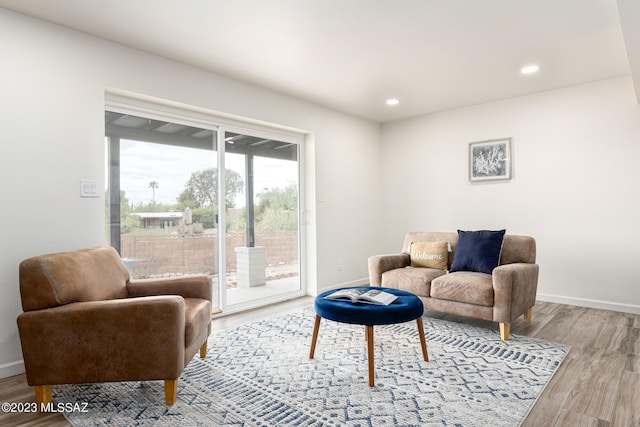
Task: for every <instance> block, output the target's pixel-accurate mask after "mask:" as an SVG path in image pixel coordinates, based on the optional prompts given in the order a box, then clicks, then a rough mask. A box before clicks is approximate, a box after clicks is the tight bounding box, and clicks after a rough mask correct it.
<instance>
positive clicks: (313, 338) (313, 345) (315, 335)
mask: <svg viewBox="0 0 640 427" xmlns="http://www.w3.org/2000/svg"><path fill="white" fill-rule="evenodd" d="M320 319H322V317H320V316H318V315H317V314H316V321H315V323H314V324H313V335H312V336H311V349H309V359H313V354H314V353H315V352H316V340H317V339H318V330H320Z"/></svg>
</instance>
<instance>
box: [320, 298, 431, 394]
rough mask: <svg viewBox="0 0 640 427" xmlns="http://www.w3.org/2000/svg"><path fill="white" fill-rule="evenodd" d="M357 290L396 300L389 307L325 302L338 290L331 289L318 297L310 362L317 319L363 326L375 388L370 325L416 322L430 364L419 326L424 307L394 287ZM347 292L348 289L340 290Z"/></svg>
mask: <svg viewBox="0 0 640 427" xmlns="http://www.w3.org/2000/svg"><path fill="white" fill-rule="evenodd" d="M356 288H358V289H366V290H369V289H380V290H382V291H384V292H387V293H390V294H393V295H396V296H397V298H396V299H395V300H394V301H393V302H392V303H391V304H389V305H375V304H366V303H353V302H351V301H342V300H331V299H325V296H327V295H330V294H332V293H334V292H336V291H338V289H332V290H330V291H326V292H323V293H321V294H320V295H318V296H317V297H316V299H315V302H314V307H315V311H316V319H315V324H314V326H313V335H312V338H311V349H310V350H309V359H313V355H314V353H315V348H316V341H317V339H318V331H319V329H320V319H322V318H325V319H329V320H333V321H335V322H340V323H352V324H356V325H364V326H365V327H366V339H367V361H368V364H369V386H371V387H373V386H374V363H373V326H374V325H390V324H394V323H404V322H408V321H411V320H415V321H416V323H417V326H418V335H419V337H420V345H421V347H422V356H423V357H424V360H425V362H428V361H429V356H428V354H427V344H426V342H425V339H424V327H423V325H422V313H423V312H424V306H423V305H422V301H420V298H418V297H417V296H416V295H414V294H412V293H411V292H407V291H402V290H400V289H393V288H376V287H366V286H357V287H356ZM343 289H348V288H343Z"/></svg>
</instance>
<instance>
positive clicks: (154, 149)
mask: <svg viewBox="0 0 640 427" xmlns="http://www.w3.org/2000/svg"><path fill="white" fill-rule="evenodd" d="M216 155H217V153H216V152H215V151H210V150H201V149H195V148H186V147H179V146H171V145H161V144H153V143H148V142H139V141H129V140H121V141H120V188H121V189H122V190H124V191H125V194H126V197H127V199H129V203H132V202H133V204H134V205H137V204H138V203H141V202H142V203H148V202H150V201H152V198H153V191H152V189H151V188H150V187H149V183H150V182H151V181H155V182H157V183H158V188H156V190H155V200H156V202H159V203H166V204H174V203H176V198H177V197H178V195H179V194H180V193H181V192H182V191H183V190H184V189H185V185H186V183H187V181H188V180H189V178H190V177H191V174H192V173H193V172H196V171H199V170H203V169H207V168H211V167H216V166H217V160H216ZM225 163H226V165H225V167H226V169H231V170H234V171H236V172H238V173H239V174H240V176H242V177H243V179H244V156H242V155H239V154H231V153H229V154H227V155H226V156H225ZM297 176H298V175H297V162H293V161H287V160H278V159H269V158H264V157H260V158H258V157H256V158H255V159H254V179H255V184H254V186H255V192H256V193H259V192H260V191H262V190H263V189H265V188H269V189H271V188H275V187H279V188H284V187H286V186H288V185H290V184H293V183H297V181H298V180H297ZM235 202H236V207H238V208H240V207H244V205H245V200H244V194H239V195H237V196H236V200H235Z"/></svg>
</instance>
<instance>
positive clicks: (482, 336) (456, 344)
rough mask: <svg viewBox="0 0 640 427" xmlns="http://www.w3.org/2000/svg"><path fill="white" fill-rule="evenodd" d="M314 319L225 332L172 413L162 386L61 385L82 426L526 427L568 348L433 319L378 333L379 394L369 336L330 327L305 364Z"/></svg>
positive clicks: (187, 376) (57, 396) (189, 376)
mask: <svg viewBox="0 0 640 427" xmlns="http://www.w3.org/2000/svg"><path fill="white" fill-rule="evenodd" d="M314 316H315V315H314V312H313V309H311V308H308V309H305V310H303V311H300V312H297V313H293V314H289V315H281V316H277V317H274V318H270V319H266V320H263V321H261V322H257V323H252V324H249V325H245V326H242V327H239V328H237V329H232V330H228V331H223V332H219V333H214V334H213V335H212V336H211V337H210V339H209V349H208V353H207V358H206V359H204V360H202V359H200V358H199V357H197V356H196V357H195V358H194V359H193V360H192V361H191V363H189V365H188V366H187V368H186V369H185V371H184V373H183V374H182V376H181V377H180V381H179V386H178V401H177V402H176V404H175V405H173V406H165V405H164V391H163V383H162V382H161V381H152V382H140V383H138V382H133V383H104V384H85V385H67V386H54V387H53V397H54V401H55V402H88V412H86V413H82V412H72V413H65V416H66V417H67V419H68V420H69V421H70V422H71V423H72V424H73V425H75V426H104V425H117V426H126V425H149V426H151V425H153V426H175V425H181V426H199V425H204V426H421V427H423V426H483V427H486V426H492V427H497V426H509V427H511V426H518V425H519V424H520V423H521V422H522V421H523V420H524V418H525V417H526V415H527V413H528V412H529V411H530V410H531V408H532V407H533V404H534V403H535V401H536V399H537V398H538V396H539V395H540V393H541V392H542V390H543V389H544V387H545V386H546V384H547V383H548V382H549V380H550V379H551V377H552V376H553V374H554V372H555V371H556V369H557V368H558V366H559V365H560V363H561V362H562V360H563V359H564V357H565V355H566V354H567V352H568V350H569V348H568V347H566V346H562V345H559V344H555V343H551V342H546V341H540V340H536V339H532V338H527V337H522V336H517V335H515V336H514V335H512V338H511V339H510V340H509V341H508V342H506V343H505V342H503V341H501V340H500V337H499V335H498V332H497V331H492V330H488V329H483V328H477V327H472V326H468V325H464V324H457V323H452V322H447V321H443V320H438V319H430V318H427V317H425V318H424V325H425V335H426V340H427V348H428V352H429V359H430V361H429V362H425V361H424V360H422V355H421V351H420V344H419V340H418V335H417V330H416V323H415V322H408V323H403V324H398V325H390V326H376V327H375V328H374V333H375V350H374V351H375V374H376V379H375V381H376V386H375V387H374V388H371V387H369V386H368V385H367V363H366V344H365V341H364V339H365V333H364V327H363V326H358V325H347V324H340V323H335V322H332V321H328V320H325V319H323V320H322V322H321V325H320V333H319V337H318V343H317V347H316V351H315V358H314V359H308V354H309V344H310V341H311V331H312V329H313V319H314Z"/></svg>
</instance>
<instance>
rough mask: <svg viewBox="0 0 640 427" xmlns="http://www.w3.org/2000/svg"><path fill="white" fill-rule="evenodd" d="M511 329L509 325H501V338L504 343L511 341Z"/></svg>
mask: <svg viewBox="0 0 640 427" xmlns="http://www.w3.org/2000/svg"><path fill="white" fill-rule="evenodd" d="M509 329H510V325H509V324H508V323H500V338H502V341H508V340H509Z"/></svg>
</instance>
